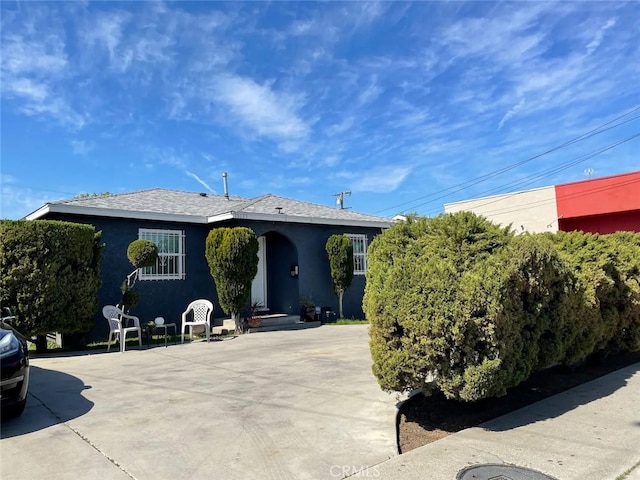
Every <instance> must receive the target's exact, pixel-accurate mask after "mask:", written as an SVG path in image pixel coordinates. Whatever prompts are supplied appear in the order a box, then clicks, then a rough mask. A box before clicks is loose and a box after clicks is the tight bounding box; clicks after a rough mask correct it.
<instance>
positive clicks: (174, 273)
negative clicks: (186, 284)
mask: <svg viewBox="0 0 640 480" xmlns="http://www.w3.org/2000/svg"><path fill="white" fill-rule="evenodd" d="M138 238H139V239H141V240H151V241H152V242H153V243H155V244H156V245H157V246H158V259H157V260H156V264H155V265H154V266H153V267H146V268H141V269H140V270H139V272H138V278H139V279H140V280H183V279H184V278H185V276H186V271H185V253H184V232H183V231H182V230H156V229H150V228H141V229H140V230H138Z"/></svg>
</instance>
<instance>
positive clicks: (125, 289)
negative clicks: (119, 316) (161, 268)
mask: <svg viewBox="0 0 640 480" xmlns="http://www.w3.org/2000/svg"><path fill="white" fill-rule="evenodd" d="M127 258H128V259H129V262H131V265H133V267H134V268H135V270H133V272H131V273H130V274H129V275H127V278H126V279H125V280H124V281H123V282H122V284H121V285H120V291H121V292H122V299H121V300H120V305H121V306H122V308H123V310H124V311H128V310H129V309H131V308H133V307H135V306H136V305H137V304H138V303H139V302H140V294H139V293H138V292H137V291H136V290H133V286H134V285H135V283H136V279H137V278H138V271H139V269H141V268H146V267H153V266H154V265H155V264H156V260H157V258H158V246H157V245H156V244H155V243H153V242H152V241H151V240H143V239H138V240H134V241H133V242H131V243H130V244H129V246H128V247H127Z"/></svg>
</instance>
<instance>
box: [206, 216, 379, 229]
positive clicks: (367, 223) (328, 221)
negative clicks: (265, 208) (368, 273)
mask: <svg viewBox="0 0 640 480" xmlns="http://www.w3.org/2000/svg"><path fill="white" fill-rule="evenodd" d="M232 219H233V220H255V221H259V222H278V223H308V224H314V225H339V226H345V227H364V228H389V227H390V226H391V222H383V221H375V220H373V221H371V220H353V219H339V218H320V217H303V216H300V215H287V214H284V213H274V214H269V213H247V212H229V213H226V214H222V215H216V216H212V217H209V223H217V222H222V221H226V220H232Z"/></svg>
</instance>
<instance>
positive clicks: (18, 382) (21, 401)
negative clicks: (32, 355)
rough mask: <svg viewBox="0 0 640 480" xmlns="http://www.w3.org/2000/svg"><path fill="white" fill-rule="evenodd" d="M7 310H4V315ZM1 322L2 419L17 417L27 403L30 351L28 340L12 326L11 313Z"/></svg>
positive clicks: (0, 378) (0, 383)
mask: <svg viewBox="0 0 640 480" xmlns="http://www.w3.org/2000/svg"><path fill="white" fill-rule="evenodd" d="M6 310H7V309H4V308H3V314H4V313H5V311H6ZM6 313H8V314H9V315H7V316H3V317H2V320H1V322H0V370H1V375H0V390H1V397H0V398H1V399H2V403H1V408H2V418H8V417H17V416H19V415H20V414H21V413H22V411H23V410H24V406H25V404H26V403H27V389H28V388H29V349H28V347H27V339H26V338H25V337H24V336H23V335H22V334H20V333H19V332H18V331H16V330H15V329H14V328H13V327H12V326H11V324H10V321H11V320H13V318H14V317H12V316H11V312H6Z"/></svg>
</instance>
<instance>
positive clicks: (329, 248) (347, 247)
mask: <svg viewBox="0 0 640 480" xmlns="http://www.w3.org/2000/svg"><path fill="white" fill-rule="evenodd" d="M325 250H326V252H327V257H328V258H329V268H330V270H331V282H332V284H333V291H334V292H335V293H336V295H338V302H339V308H340V318H344V315H343V313H342V297H343V295H344V292H345V290H346V289H347V288H349V287H350V286H351V282H352V281H353V245H352V244H351V240H349V237H347V236H345V235H332V236H330V237H329V239H328V240H327V243H326V245H325Z"/></svg>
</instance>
